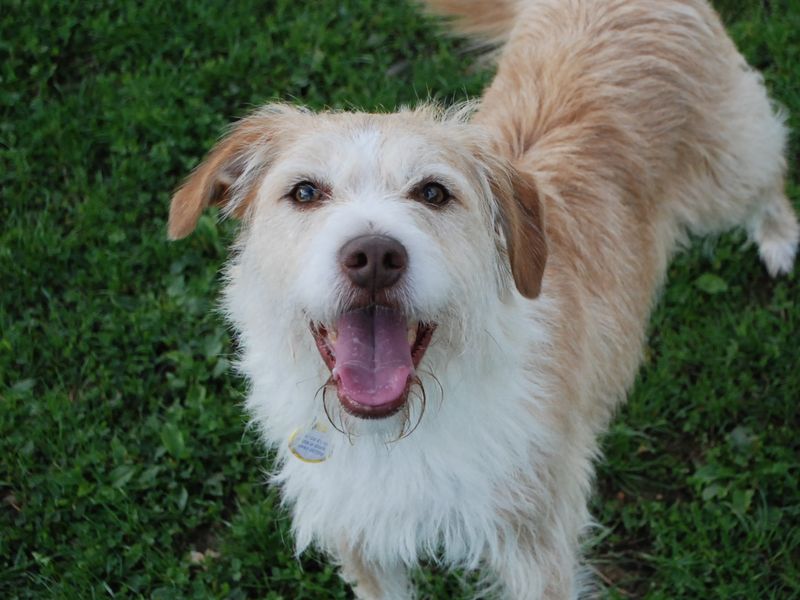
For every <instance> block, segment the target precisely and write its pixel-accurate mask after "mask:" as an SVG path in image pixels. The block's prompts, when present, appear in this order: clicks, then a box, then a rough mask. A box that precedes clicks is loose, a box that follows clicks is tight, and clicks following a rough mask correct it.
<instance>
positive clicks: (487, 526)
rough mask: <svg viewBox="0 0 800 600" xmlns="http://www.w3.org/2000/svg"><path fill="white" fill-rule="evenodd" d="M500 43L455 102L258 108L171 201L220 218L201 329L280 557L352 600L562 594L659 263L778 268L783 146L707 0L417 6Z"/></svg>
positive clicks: (174, 227)
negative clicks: (698, 239)
mask: <svg viewBox="0 0 800 600" xmlns="http://www.w3.org/2000/svg"><path fill="white" fill-rule="evenodd" d="M428 4H429V5H430V7H431V8H432V9H433V10H434V11H436V12H439V13H441V14H446V15H451V16H453V17H454V19H453V23H454V25H455V26H456V28H458V29H459V31H461V32H463V33H467V34H473V35H477V36H480V37H482V38H483V39H485V40H489V41H491V42H495V43H498V44H500V45H501V46H502V47H501V50H500V54H499V64H498V70H497V76H496V77H495V79H494V81H493V82H492V84H491V86H490V87H489V89H488V90H487V91H486V93H485V94H484V96H483V98H482V100H481V101H480V103H479V104H476V105H472V106H468V107H461V108H458V109H454V110H441V109H439V108H436V107H431V106H422V107H421V108H417V109H413V110H401V111H400V112H399V113H396V114H385V115H373V114H363V113H338V112H329V113H323V114H312V113H311V112H309V111H306V110H302V109H298V108H292V107H289V106H286V105H270V106H266V107H265V108H262V109H261V110H258V111H257V112H255V113H254V114H253V115H251V116H249V117H247V118H246V119H244V120H242V121H241V122H239V123H238V124H236V125H235V126H234V127H233V129H232V130H231V132H230V133H229V135H228V136H227V137H225V138H224V139H223V140H222V141H221V142H220V143H219V144H218V145H217V147H216V148H214V150H213V151H212V152H211V154H210V155H209V156H208V158H207V159H206V160H205V161H204V162H203V163H202V164H201V165H200V166H199V167H198V168H197V170H196V171H195V172H194V173H193V174H192V175H191V176H190V177H189V179H188V180H187V181H186V183H185V184H184V186H183V187H181V188H180V190H179V191H178V192H177V193H176V194H175V197H174V198H173V199H172V207H171V210H170V221H169V235H170V237H172V238H173V239H175V238H182V237H184V236H186V235H188V234H189V233H190V232H191V231H192V230H193V228H194V227H195V223H196V222H197V219H198V217H199V216H200V214H201V212H202V210H203V209H204V208H205V207H207V206H208V205H211V204H217V205H220V206H221V207H222V210H223V211H224V212H225V213H226V214H229V215H234V216H237V217H239V218H241V220H242V227H241V231H240V234H239V238H238V241H237V243H236V244H235V247H234V251H233V257H232V258H231V260H230V263H229V265H228V268H227V272H226V289H225V294H224V306H225V308H226V310H227V313H228V315H229V317H230V319H231V321H232V323H233V324H234V326H235V328H236V331H237V332H238V336H239V340H240V344H241V351H242V355H241V363H240V368H241V370H242V372H243V373H244V374H245V375H246V376H247V378H248V379H249V381H250V385H251V387H250V393H249V399H248V401H247V408H248V409H249V412H250V413H251V415H252V417H253V419H254V420H255V422H256V423H257V424H258V427H259V429H260V431H261V433H262V435H263V438H264V440H265V441H266V443H267V444H269V445H270V446H271V447H273V448H274V449H275V451H276V453H277V464H276V467H275V474H274V478H273V480H274V482H275V483H276V484H277V485H279V486H280V487H281V488H282V492H283V497H284V499H285V501H286V503H287V505H288V506H289V507H290V508H291V511H292V516H293V523H294V534H295V538H296V542H297V545H298V548H299V550H303V549H304V548H306V547H308V546H309V545H310V544H314V545H316V546H317V547H319V548H321V549H323V550H324V551H325V552H327V553H329V555H330V556H331V557H332V559H333V560H335V561H337V562H338V563H339V564H340V565H341V569H342V575H343V577H345V578H346V579H347V580H348V581H350V582H352V584H353V586H354V589H355V593H356V595H357V596H358V597H359V598H370V599H401V598H408V597H410V596H412V595H413V590H412V589H411V584H410V581H409V578H408V570H409V569H410V568H412V567H413V565H415V564H416V563H417V562H418V560H420V559H423V558H425V557H435V558H437V559H438V560H440V561H442V562H443V563H444V564H447V565H453V566H459V567H463V568H466V569H479V568H480V569H482V572H483V573H484V574H486V576H487V577H488V578H490V579H491V581H493V582H494V583H495V589H496V591H500V592H501V594H502V595H503V596H504V597H508V598H514V599H522V598H526V599H527V598H531V599H534V598H548V599H562V598H573V597H576V596H578V595H579V594H580V587H581V586H580V584H581V578H580V577H579V572H580V556H579V541H580V537H581V532H582V530H584V528H585V527H586V526H587V524H588V522H589V514H588V512H587V508H586V501H587V495H588V494H589V490H590V484H591V479H592V461H593V460H594V459H595V458H596V457H597V455H598V447H597V438H598V435H599V434H601V433H602V432H603V431H604V430H605V428H606V426H607V424H608V421H609V418H610V417H611V415H612V414H613V412H614V409H615V407H617V406H618V404H619V403H620V402H621V401H622V400H623V399H624V397H625V393H626V390H628V388H629V387H630V386H631V384H632V383H633V381H634V376H635V374H636V371H637V367H638V365H639V362H640V358H641V354H642V346H643V341H644V336H645V326H646V323H647V318H648V314H649V313H650V310H651V307H652V305H653V301H654V298H655V296H656V294H657V292H658V290H659V287H660V286H661V284H662V282H663V281H664V275H665V270H666V268H667V263H668V262H669V260H670V257H671V256H672V254H673V253H674V252H675V251H676V248H678V247H679V246H680V244H681V243H682V242H684V241H685V240H687V238H688V237H689V236H690V235H692V234H697V235H703V234H711V233H716V232H720V231H723V230H727V229H729V228H733V227H744V228H745V229H746V230H747V232H748V233H749V235H750V237H751V238H752V240H753V241H754V242H755V243H756V244H757V245H758V249H759V252H760V255H761V258H762V259H763V261H764V263H765V265H766V267H767V269H768V271H769V272H770V273H771V274H772V275H777V274H780V273H786V272H789V271H790V270H791V269H792V265H793V261H794V257H795V252H796V248H797V245H798V231H799V230H798V223H797V219H796V217H795V214H794V212H793V210H792V208H791V205H790V204H789V202H788V201H787V199H786V197H785V195H784V192H783V175H784V171H785V166H786V162H785V159H784V156H783V151H784V144H785V140H786V130H785V128H784V126H783V124H782V119H781V118H780V116H777V115H776V113H775V111H774V110H773V108H772V107H771V106H770V102H769V100H768V98H767V95H766V93H765V90H764V86H763V84H762V80H761V77H760V76H759V75H758V74H757V73H755V72H754V71H753V70H751V69H750V68H748V66H747V65H746V64H745V62H744V60H743V59H742V57H741V56H740V55H739V53H738V52H737V50H736V48H735V47H734V45H733V44H732V43H731V41H730V39H729V38H728V36H727V35H726V33H725V31H724V29H723V27H722V25H721V23H720V20H719V18H718V17H717V15H716V14H715V12H714V11H713V10H712V8H711V7H710V6H709V4H708V3H707V2H706V1H705V0H500V1H490V0H485V1H480V0H464V1H461V2H459V1H456V0H429V2H428Z"/></svg>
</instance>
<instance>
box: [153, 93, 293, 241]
mask: <svg viewBox="0 0 800 600" xmlns="http://www.w3.org/2000/svg"><path fill="white" fill-rule="evenodd" d="M290 113H294V114H297V113H299V111H297V110H296V109H291V108H289V107H284V106H276V105H272V106H267V107H265V108H263V109H261V110H259V111H257V112H256V113H255V114H253V115H251V116H249V117H247V118H246V119H243V120H241V121H239V122H238V123H237V124H236V125H234V127H233V128H232V130H231V132H230V133H229V134H228V135H227V136H225V137H224V138H223V139H222V140H221V141H220V142H219V143H218V144H217V145H216V146H215V147H214V149H213V150H212V151H211V153H210V154H209V155H208V156H207V157H206V159H205V160H204V161H203V162H202V163H201V164H200V165H199V166H198V167H197V168H196V169H195V170H194V172H192V174H191V175H189V177H188V178H187V179H186V181H185V182H184V184H183V185H182V186H181V187H180V188H179V189H178V191H177V192H175V195H174V196H173V197H172V203H171V204H170V207H169V225H168V227H167V233H168V235H169V238H170V239H171V240H179V239H181V238H184V237H186V236H187V235H189V234H190V233H192V231H194V228H195V226H196V225H197V220H198V219H199V218H200V215H201V214H202V212H203V210H204V209H206V208H208V207H209V206H211V205H218V206H222V207H224V208H225V210H226V211H227V212H228V213H229V214H232V215H234V216H236V217H241V216H242V215H243V214H244V212H245V210H246V208H247V206H248V205H249V204H250V201H251V200H252V197H253V194H254V191H255V186H256V183H257V182H258V180H259V178H260V175H261V174H263V172H264V169H265V168H266V167H267V165H268V163H269V158H270V154H271V153H272V152H273V151H274V148H273V146H274V139H273V138H274V137H275V133H276V128H277V127H278V125H279V119H280V118H281V117H284V116H289V114H290Z"/></svg>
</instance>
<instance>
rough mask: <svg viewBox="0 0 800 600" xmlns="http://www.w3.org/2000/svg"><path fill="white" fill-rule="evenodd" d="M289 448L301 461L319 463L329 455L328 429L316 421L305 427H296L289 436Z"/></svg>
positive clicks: (329, 437) (329, 440)
mask: <svg viewBox="0 0 800 600" xmlns="http://www.w3.org/2000/svg"><path fill="white" fill-rule="evenodd" d="M289 450H291V451H292V454H294V455H295V456H296V457H297V458H299V459H300V460H302V461H303V462H307V463H321V462H322V461H324V460H325V459H326V458H328V457H329V456H330V455H331V434H330V430H329V429H328V427H327V425H321V424H320V423H318V422H316V421H314V423H313V425H311V427H309V428H307V429H297V430H295V432H294V433H293V434H292V436H291V437H290V438H289Z"/></svg>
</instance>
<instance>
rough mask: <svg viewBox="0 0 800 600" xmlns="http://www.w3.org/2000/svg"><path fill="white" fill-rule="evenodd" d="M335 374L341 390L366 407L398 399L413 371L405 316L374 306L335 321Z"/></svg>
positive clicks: (340, 391)
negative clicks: (336, 335)
mask: <svg viewBox="0 0 800 600" xmlns="http://www.w3.org/2000/svg"><path fill="white" fill-rule="evenodd" d="M336 330H337V334H338V337H337V338H336V342H335V343H334V346H333V352H334V354H335V356H336V366H335V368H334V370H333V376H334V378H335V379H336V380H337V381H338V384H339V386H338V387H339V393H340V394H342V393H343V394H344V395H345V396H346V397H347V398H348V399H349V400H350V401H352V402H357V403H358V404H363V405H366V406H381V405H383V404H387V403H389V402H392V401H394V400H396V399H398V398H399V397H400V396H401V395H402V394H403V392H404V391H405V389H406V384H407V383H408V378H409V376H410V375H411V373H412V371H413V370H414V363H413V362H412V360H411V346H410V345H409V343H408V340H407V337H406V331H407V325H406V320H405V319H404V318H403V316H402V315H401V314H400V313H398V312H396V311H394V310H391V309H388V308H383V307H372V308H365V309H361V310H354V311H352V312H349V313H347V314H345V315H343V316H342V317H341V318H340V319H339V322H338V323H337V324H336Z"/></svg>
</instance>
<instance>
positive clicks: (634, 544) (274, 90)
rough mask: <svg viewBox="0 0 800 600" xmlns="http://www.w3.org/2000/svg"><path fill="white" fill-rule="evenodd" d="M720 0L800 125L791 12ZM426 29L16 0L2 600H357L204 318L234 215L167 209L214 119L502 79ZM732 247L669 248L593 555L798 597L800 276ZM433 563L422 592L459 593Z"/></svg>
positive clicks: (623, 581)
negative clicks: (189, 215) (171, 239)
mask: <svg viewBox="0 0 800 600" xmlns="http://www.w3.org/2000/svg"><path fill="white" fill-rule="evenodd" d="M717 5H718V7H719V8H720V9H721V10H722V11H723V14H724V15H725V18H726V22H727V23H728V25H729V27H730V30H731V32H732V34H733V36H734V37H735V39H736V41H737V43H738V44H739V45H740V47H741V48H742V49H743V51H744V52H745V54H746V56H747V57H748V59H749V60H750V61H751V62H752V63H753V64H754V65H756V66H757V67H758V68H760V69H763V70H764V72H765V75H766V81H767V84H768V86H769V88H770V89H771V91H772V93H773V95H774V97H775V98H776V99H777V100H779V101H780V102H781V103H782V104H784V105H785V106H786V107H787V108H788V110H789V111H790V113H791V114H792V115H794V116H793V117H792V118H791V121H790V124H791V125H792V126H793V128H794V129H795V130H800V120H799V119H798V117H800V5H798V4H797V3H796V2H794V1H792V0H783V1H781V0H772V1H771V2H766V1H764V2H757V1H755V0H726V1H719V2H718V4H717ZM438 32H439V29H438V28H437V27H436V26H435V25H433V24H432V23H431V22H430V21H428V20H425V19H421V18H420V17H419V16H418V14H417V13H416V12H415V10H414V9H413V8H412V7H410V6H407V5H406V4H402V3H392V2H378V1H377V0H362V1H360V2H356V1H355V0H349V1H343V2H340V1H336V2H334V1H333V0H318V1H316V2H313V3H301V2H290V1H288V0H273V1H265V2H256V1H253V0H241V1H236V2H196V1H195V2H192V1H189V2H184V3H164V2H160V1H154V0H142V1H141V2H136V3H133V2H129V3H119V2H99V1H98V2H83V3H78V2H72V3H68V2H63V1H56V0H49V1H45V0H39V1H37V2H27V1H23V0H6V1H5V2H4V3H3V9H2V11H0V111H2V119H0V157H2V158H1V159H0V160H1V161H2V162H0V189H2V200H1V201H0V219H1V221H0V222H2V226H0V282H2V285H0V499H1V500H2V502H0V597H2V598H108V597H114V598H165V599H166V598H170V599H172V598H232V599H234V598H267V599H272V600H275V599H278V598H286V599H294V598H312V599H313V598H347V597H349V592H348V591H346V589H345V587H344V586H343V585H342V584H341V583H340V582H339V580H338V578H337V576H336V574H335V572H334V571H333V569H332V568H331V567H330V566H327V565H326V564H325V562H324V561H323V560H320V559H319V558H318V557H315V556H313V555H307V556H304V557H303V558H302V560H299V561H298V560H296V559H295V558H294V557H293V555H292V549H291V539H290V535H289V533H288V522H287V520H288V518H287V515H286V514H285V512H283V511H282V510H281V509H280V508H279V500H278V498H277V495H276V493H275V491H271V490H269V489H268V488H266V487H265V486H263V485H262V481H263V477H264V475H263V473H264V469H265V467H266V465H267V464H268V457H265V456H264V451H263V449H262V448H261V446H260V445H259V443H258V441H257V440H256V439H255V436H254V435H253V434H252V433H250V432H248V431H247V430H246V428H245V422H244V418H243V415H242V411H241V409H240V404H241V400H242V397H243V393H244V384H243V382H241V381H239V380H237V379H236V378H234V377H233V376H232V375H230V374H229V372H228V362H229V359H230V356H231V354H232V352H233V350H232V348H231V344H230V339H229V336H228V333H227V330H226V327H225V325H224V323H223V322H222V321H221V319H220V317H219V316H218V315H217V314H216V313H215V312H214V306H215V304H214V302H215V300H214V299H215V297H216V294H217V292H218V287H219V282H218V277H217V274H218V272H219V268H220V265H221V264H222V261H223V260H224V257H225V252H226V250H225V248H226V246H227V244H228V243H229V242H230V240H231V239H232V235H233V231H234V227H233V225H232V224H224V225H217V224H216V223H215V221H214V219H212V218H204V219H203V221H202V224H201V227H200V230H199V232H198V233H197V234H195V235H194V236H193V237H191V238H190V239H188V240H187V241H184V242H181V243H177V244H167V243H166V241H165V217H166V211H167V205H168V200H169V196H170V192H171V190H172V189H173V188H174V187H175V186H176V185H177V184H178V183H179V182H180V181H181V179H182V177H183V176H184V175H185V174H186V173H187V172H188V171H189V169H190V168H191V167H192V166H194V165H195V164H196V162H197V161H198V159H199V158H200V156H201V155H202V154H203V153H204V152H205V151H206V150H207V149H208V148H209V147H210V146H211V144H212V143H213V141H214V140H215V139H216V137H217V136H218V135H219V134H220V132H221V131H222V129H223V127H224V126H225V125H226V124H227V123H228V122H230V121H231V120H232V119H234V118H236V117H239V116H242V115H244V114H245V113H246V112H247V111H248V110H250V109H251V108H252V107H254V106H257V105H259V104H260V103H262V102H265V101H267V100H270V99H275V98H284V99H287V98H288V99H293V100H296V101H297V102H302V103H305V104H308V105H310V106H312V107H315V108H321V107H324V106H334V107H359V108H365V109H370V110H374V109H379V108H381V107H384V108H387V109H391V108H393V107H395V106H397V105H399V104H403V103H413V102H415V101H416V100H417V99H418V98H427V97H428V96H429V95H430V96H432V97H435V98H439V99H442V100H444V101H452V100H454V99H461V98H464V97H467V96H475V95H477V94H479V93H480V90H481V87H482V85H483V84H485V82H486V81H487V80H488V78H489V74H488V73H486V72H483V71H482V70H481V69H480V68H476V67H475V66H474V65H473V59H474V56H473V55H470V54H469V53H466V52H465V49H466V48H467V44H466V43H465V42H459V41H453V40H447V39H444V38H442V37H439V36H438ZM799 150H800V140H799V139H798V137H797V136H795V137H793V138H792V143H791V147H790V164H791V165H793V167H794V170H793V172H792V177H793V179H792V182H791V183H790V184H789V190H790V194H791V196H792V198H793V199H794V201H795V204H796V205H797V204H798V200H799V199H800V187H798V179H797V177H798V172H797V170H796V165H797V162H798V160H797V159H798V154H799V152H798V151H799ZM742 242H743V238H742V237H741V236H736V235H731V236H725V237H723V238H722V239H720V240H718V241H716V242H714V243H713V244H712V243H709V242H706V243H700V244H697V245H696V246H695V247H694V249H693V250H691V251H690V252H689V253H687V254H684V255H682V256H681V257H680V258H679V259H678V260H677V261H676V262H675V264H674V265H673V267H672V268H671V270H670V277H669V285H668V287H667V289H666V292H665V294H664V297H663V299H662V301H661V303H660V306H659V308H658V310H657V311H656V313H655V315H654V318H653V321H652V327H651V336H650V341H649V345H648V351H647V361H646V364H645V367H644V368H643V370H642V372H641V376H640V378H639V382H638V384H637V386H636V388H635V390H634V391H633V393H632V395H631V397H630V401H629V403H628V404H627V406H626V407H625V408H624V409H623V410H622V411H621V414H620V415H619V417H618V418H617V420H616V421H615V423H614V425H613V427H612V428H611V431H610V433H609V434H608V436H607V437H606V439H605V444H604V447H605V451H606V460H605V461H604V462H603V463H602V465H601V466H600V467H599V472H598V479H597V486H596V488H597V493H596V497H595V500H594V503H593V511H594V513H595V514H596V515H597V517H598V519H599V521H600V522H601V523H602V524H603V525H604V528H602V529H599V530H598V531H597V532H596V540H595V546H594V548H593V549H592V551H591V556H592V558H593V561H594V563H595V565H596V567H597V570H598V571H599V573H600V574H601V578H602V579H604V580H606V581H607V582H609V583H610V584H611V588H610V591H609V592H608V597H609V598H626V597H637V598H640V597H641V598H652V599H661V598H664V599H666V598H742V599H752V598H774V599H779V598H780V599H785V598H800V484H798V480H800V465H799V464H798V462H799V461H800V458H799V457H800V424H799V423H798V408H797V404H798V399H800V359H799V358H798V356H800V354H799V353H798V342H800V335H799V334H800V307H798V306H797V299H798V298H800V293H799V292H800V283H799V282H798V278H797V275H796V274H795V275H793V276H791V277H788V278H785V279H782V280H780V281H772V280H770V279H769V278H768V277H767V276H766V275H765V273H764V271H763V269H762V267H761V265H760V264H759V262H758V259H757V257H756V254H755V252H754V250H753V249H752V248H746V249H742ZM209 550H210V551H211V552H208V551H209ZM192 551H195V552H203V553H204V556H205V560H204V561H203V562H202V564H193V561H192V560H191V557H192V555H191V552H192ZM194 562H197V561H194ZM419 578H420V581H421V584H422V586H423V595H424V596H425V597H436V598H457V597H460V596H461V595H463V593H464V592H463V591H460V590H461V589H462V588H461V586H460V583H459V581H458V578H456V577H455V576H447V575H444V574H442V573H440V572H436V571H430V570H428V571H426V572H425V573H424V574H421V575H420V577H419ZM466 589H468V586H467V588H465V590H466Z"/></svg>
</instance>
